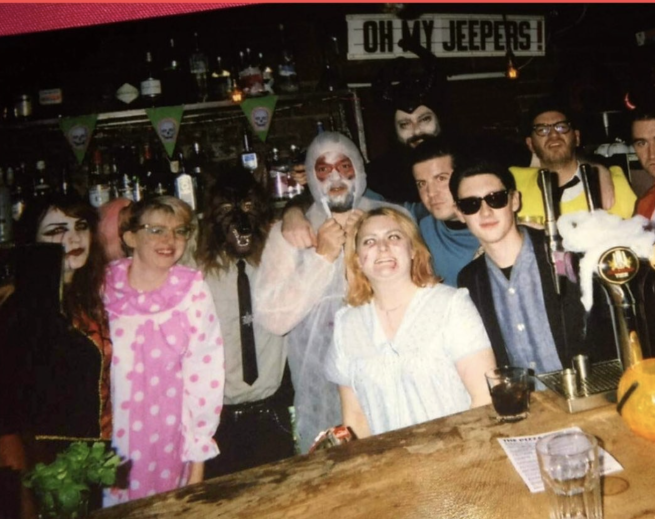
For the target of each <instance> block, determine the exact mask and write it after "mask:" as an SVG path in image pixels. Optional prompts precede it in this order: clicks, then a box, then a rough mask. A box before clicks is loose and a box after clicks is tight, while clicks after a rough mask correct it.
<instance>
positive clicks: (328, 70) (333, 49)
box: [316, 36, 346, 92]
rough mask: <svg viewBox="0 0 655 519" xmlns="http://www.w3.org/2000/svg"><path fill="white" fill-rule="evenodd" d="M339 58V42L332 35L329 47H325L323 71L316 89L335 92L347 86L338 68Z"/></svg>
mask: <svg viewBox="0 0 655 519" xmlns="http://www.w3.org/2000/svg"><path fill="white" fill-rule="evenodd" d="M338 58H339V43H338V40H337V37H336V36H330V39H329V44H328V46H327V48H325V49H323V72H322V74H321V79H320V80H319V82H318V84H317V86H316V90H317V91H319V92H335V91H337V90H340V89H343V88H345V87H346V85H345V83H344V81H343V79H342V78H341V74H340V72H339V70H338V68H337V60H338Z"/></svg>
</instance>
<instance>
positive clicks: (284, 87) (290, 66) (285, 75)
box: [276, 24, 300, 94]
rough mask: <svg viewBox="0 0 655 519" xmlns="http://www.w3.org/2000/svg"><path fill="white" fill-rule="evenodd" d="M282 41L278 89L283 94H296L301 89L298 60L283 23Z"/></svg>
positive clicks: (281, 29)
mask: <svg viewBox="0 0 655 519" xmlns="http://www.w3.org/2000/svg"><path fill="white" fill-rule="evenodd" d="M280 42H281V51H280V61H279V63H278V66H277V79H276V85H277V90H278V92H279V93H282V94H295V93H297V92H298V91H299V90H300V87H299V85H298V75H297V73H296V62H295V60H294V57H293V52H291V50H290V48H289V47H288V45H287V42H286V38H285V35H284V25H283V24H280Z"/></svg>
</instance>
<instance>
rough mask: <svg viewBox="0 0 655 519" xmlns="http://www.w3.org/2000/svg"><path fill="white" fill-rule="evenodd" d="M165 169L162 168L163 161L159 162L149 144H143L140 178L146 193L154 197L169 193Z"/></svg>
mask: <svg viewBox="0 0 655 519" xmlns="http://www.w3.org/2000/svg"><path fill="white" fill-rule="evenodd" d="M167 169H168V168H167ZM167 169H164V168H163V160H160V157H158V156H157V154H156V152H155V151H154V150H153V146H152V145H151V144H150V143H145V144H144V145H143V157H142V163H141V177H142V179H143V183H144V185H145V190H146V193H148V194H150V195H154V196H162V195H168V194H170V193H171V190H170V182H169V180H168V175H166V174H165V173H164V171H167Z"/></svg>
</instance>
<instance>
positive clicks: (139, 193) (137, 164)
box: [126, 145, 145, 202]
mask: <svg viewBox="0 0 655 519" xmlns="http://www.w3.org/2000/svg"><path fill="white" fill-rule="evenodd" d="M126 167H127V171H128V173H129V175H130V179H131V181H132V194H131V196H130V197H128V198H131V199H132V200H134V201H135V202H138V201H139V200H143V197H144V196H145V184H144V182H143V176H142V173H143V169H142V167H141V160H140V157H139V150H138V148H137V147H136V146H135V145H132V146H130V152H129V156H128V163H127V166H126Z"/></svg>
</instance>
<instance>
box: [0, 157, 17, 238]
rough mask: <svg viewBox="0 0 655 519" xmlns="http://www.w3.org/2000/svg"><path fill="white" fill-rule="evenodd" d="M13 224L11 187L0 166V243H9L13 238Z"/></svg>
mask: <svg viewBox="0 0 655 519" xmlns="http://www.w3.org/2000/svg"><path fill="white" fill-rule="evenodd" d="M8 169H9V168H8ZM13 224H14V219H13V217H12V207H11V189H10V188H9V186H8V185H7V183H6V182H5V175H4V172H3V171H2V168H0V243H9V242H11V241H12V240H13V239H14V232H13V229H14V225H13Z"/></svg>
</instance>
